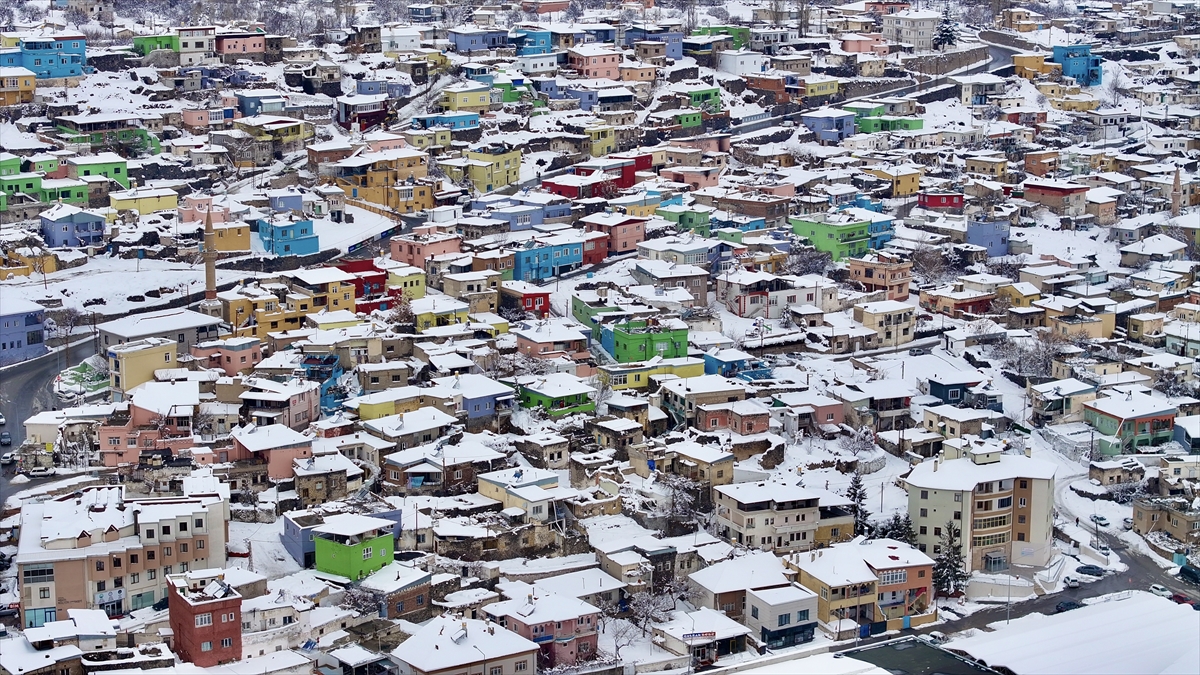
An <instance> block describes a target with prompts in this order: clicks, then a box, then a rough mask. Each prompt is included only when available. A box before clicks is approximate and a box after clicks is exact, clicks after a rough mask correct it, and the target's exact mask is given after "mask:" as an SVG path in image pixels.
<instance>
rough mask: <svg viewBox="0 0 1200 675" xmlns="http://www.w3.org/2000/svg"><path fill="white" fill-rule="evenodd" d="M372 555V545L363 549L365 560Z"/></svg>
mask: <svg viewBox="0 0 1200 675" xmlns="http://www.w3.org/2000/svg"><path fill="white" fill-rule="evenodd" d="M370 557H371V547H370V546H368V547H366V548H364V549H363V552H362V559H363V560H368V559H370Z"/></svg>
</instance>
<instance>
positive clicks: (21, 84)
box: [0, 66, 37, 105]
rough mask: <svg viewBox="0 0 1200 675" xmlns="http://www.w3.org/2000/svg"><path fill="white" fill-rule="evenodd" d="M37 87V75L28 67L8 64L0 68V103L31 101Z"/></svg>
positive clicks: (14, 103)
mask: <svg viewBox="0 0 1200 675" xmlns="http://www.w3.org/2000/svg"><path fill="white" fill-rule="evenodd" d="M36 89H37V76H36V75H34V73H33V71H32V70H29V69H28V68H21V67H19V66H9V67H4V68H0V105H18V104H20V103H33V93H34V90H36Z"/></svg>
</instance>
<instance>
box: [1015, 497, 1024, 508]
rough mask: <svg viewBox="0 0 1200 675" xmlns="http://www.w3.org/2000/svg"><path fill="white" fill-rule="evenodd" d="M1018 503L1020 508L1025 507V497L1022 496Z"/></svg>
mask: <svg viewBox="0 0 1200 675" xmlns="http://www.w3.org/2000/svg"><path fill="white" fill-rule="evenodd" d="M1017 504H1018V505H1019V506H1020V508H1025V504H1026V502H1025V498H1024V497H1021V500H1020V501H1019V502H1017Z"/></svg>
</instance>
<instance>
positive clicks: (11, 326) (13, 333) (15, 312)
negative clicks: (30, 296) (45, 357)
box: [0, 294, 46, 366]
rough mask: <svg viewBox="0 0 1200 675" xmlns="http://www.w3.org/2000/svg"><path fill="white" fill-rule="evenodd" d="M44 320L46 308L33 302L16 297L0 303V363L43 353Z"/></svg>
mask: <svg viewBox="0 0 1200 675" xmlns="http://www.w3.org/2000/svg"><path fill="white" fill-rule="evenodd" d="M10 295H11V294H10ZM45 319H46V308H45V307H42V306H41V305H39V304H37V303H36V302H31V301H29V300H25V299H24V298H16V297H6V298H5V299H4V302H0V366H7V365H8V364H10V363H18V362H20V361H28V360H29V359H32V358H36V357H38V356H41V355H42V354H45V353H46V344H45V342H46V340H45V330H44V329H43V327H42V322H43V321H45Z"/></svg>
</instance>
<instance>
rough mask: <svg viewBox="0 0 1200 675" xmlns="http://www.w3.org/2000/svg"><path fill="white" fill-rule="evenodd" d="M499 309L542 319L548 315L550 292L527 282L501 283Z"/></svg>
mask: <svg viewBox="0 0 1200 675" xmlns="http://www.w3.org/2000/svg"><path fill="white" fill-rule="evenodd" d="M500 308H501V309H506V308H507V309H515V310H521V311H525V312H530V313H533V314H536V315H537V316H538V317H539V318H543V319H544V318H546V316H547V315H548V314H549V313H550V291H549V290H548V289H544V288H542V287H541V286H534V285H533V284H531V283H529V282H527V281H501V282H500Z"/></svg>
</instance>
